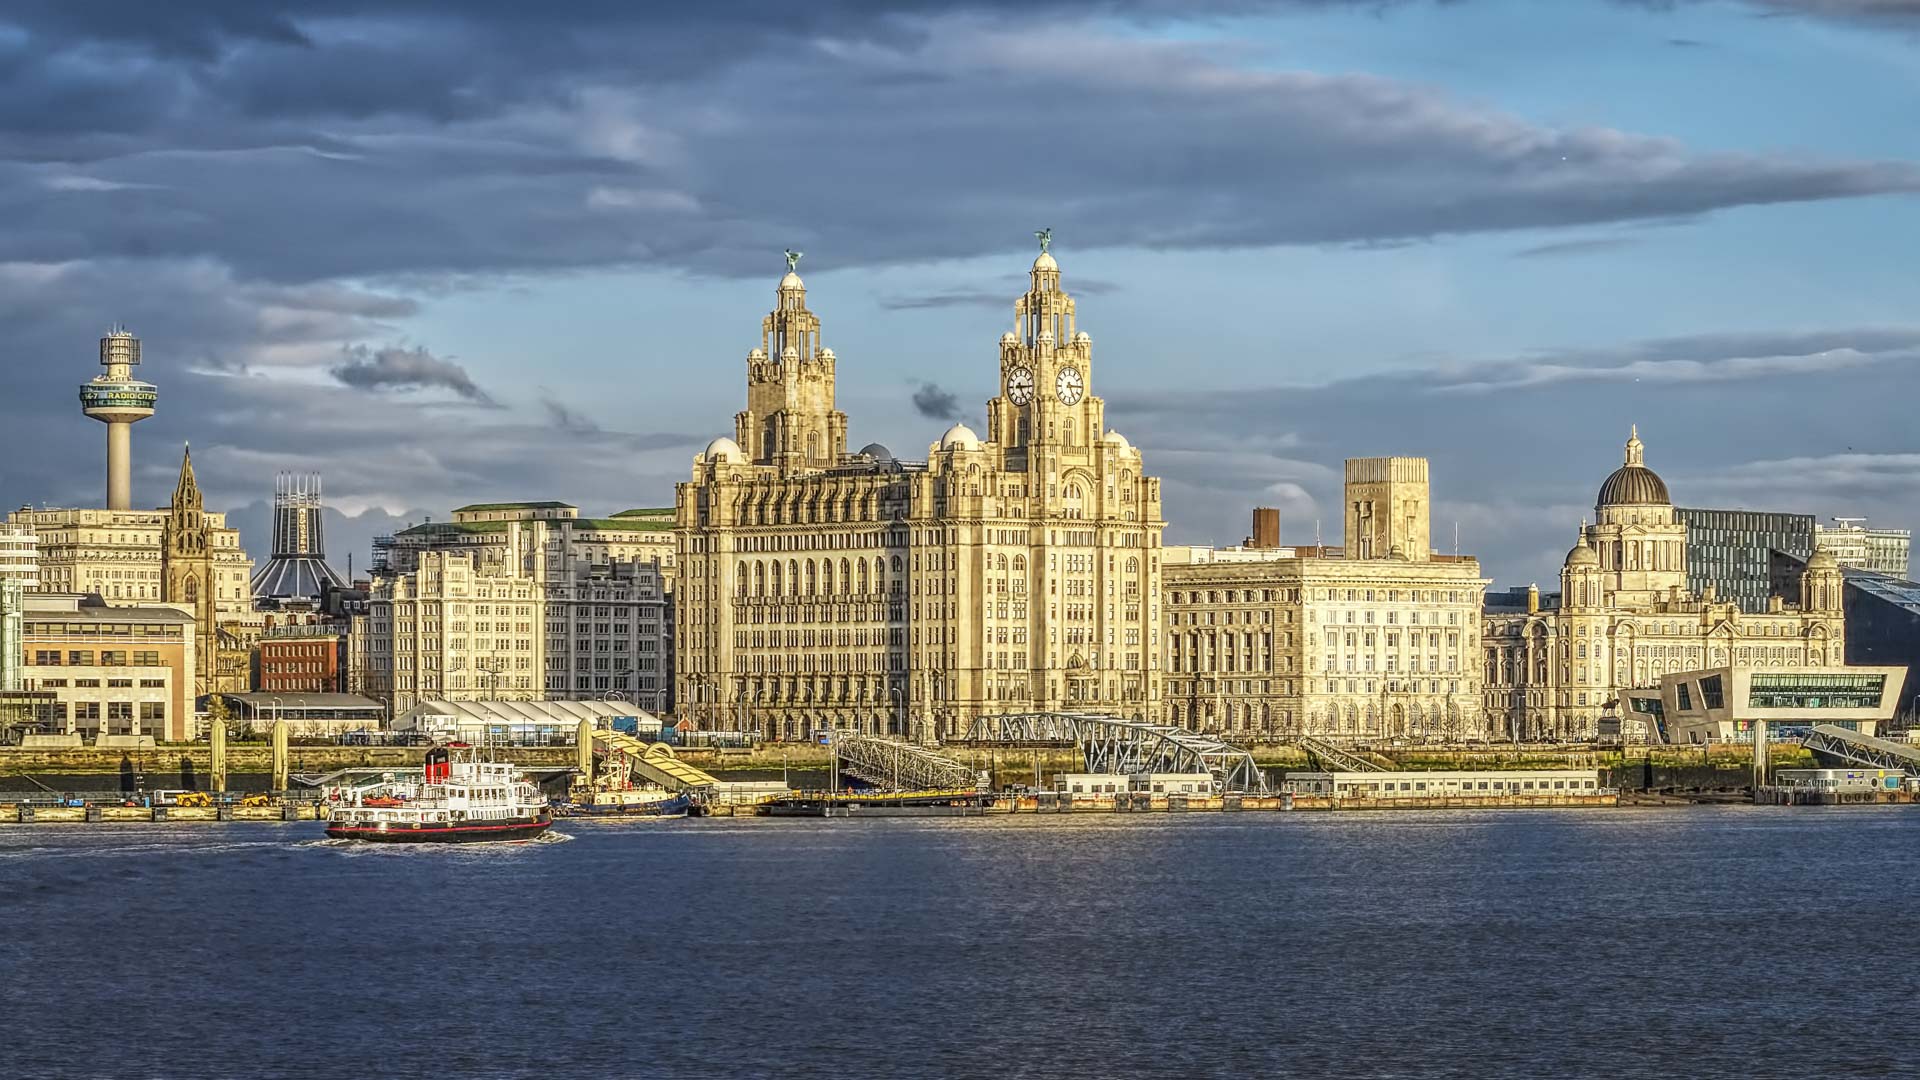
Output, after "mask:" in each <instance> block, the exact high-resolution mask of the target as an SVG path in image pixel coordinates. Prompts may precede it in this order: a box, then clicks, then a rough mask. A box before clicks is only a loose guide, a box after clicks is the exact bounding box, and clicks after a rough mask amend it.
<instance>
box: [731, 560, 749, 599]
mask: <svg viewBox="0 0 1920 1080" xmlns="http://www.w3.org/2000/svg"><path fill="white" fill-rule="evenodd" d="M733 576H734V579H735V580H736V581H737V582H738V584H737V585H736V586H735V587H734V590H733V592H734V595H735V596H745V595H747V578H748V577H749V576H750V571H748V570H747V564H746V563H741V564H740V565H739V566H738V567H736V568H735V572H734V575H733Z"/></svg>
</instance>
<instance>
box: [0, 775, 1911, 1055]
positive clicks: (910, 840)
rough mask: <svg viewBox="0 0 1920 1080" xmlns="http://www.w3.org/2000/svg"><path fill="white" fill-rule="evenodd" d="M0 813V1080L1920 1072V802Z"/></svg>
mask: <svg viewBox="0 0 1920 1080" xmlns="http://www.w3.org/2000/svg"><path fill="white" fill-rule="evenodd" d="M319 829H320V826H319V825H318V824H316V823H311V822H308V823H303V824H297V825H278V824H246V823H241V824H229V825H188V824H177V825H94V826H85V825H69V826H29V827H15V826H0V912H3V913H4V915H5V918H4V921H3V922H0V935H4V938H0V942H3V943H0V1029H3V1030H4V1038H0V1075H4V1076H9V1077H23V1078H26V1077H32V1078H39V1077H61V1078H64V1077H112V1078H116V1080H126V1078H135V1077H165V1078H174V1077H179V1078H183V1080H188V1078H190V1080H226V1078H243V1077H244V1078H256V1077H290V1078H291V1077H299V1078H321V1080H361V1078H368V1077H388V1076H394V1077H409V1078H439V1077H446V1078H463V1077H474V1078H481V1077H484V1078H493V1077H539V1078H566V1077H602V1076H606V1077H652V1076H700V1077H744V1076H754V1077H758V1076H779V1077H785V1078H811V1077H869V1076H871V1077H895V1076H902V1077H915V1078H919V1080H934V1078H940V1077H976V1076H977V1077H988V1076H1034V1077H1126V1076H1180V1077H1195V1076H1233V1077H1268V1076H1283V1075H1294V1076H1302V1077H1412V1076H1448V1077H1586V1076H1595V1077H1650V1076H1686V1077H1719V1076H1726V1077H1772V1076H1782V1077H1800V1078H1815V1077H1828V1076H1888V1075H1903V1074H1904V1075H1913V1074H1914V1072H1915V1070H1920V999H1917V998H1916V994H1915V991H1916V989H1917V988H1920V904H1916V902H1915V900H1916V891H1917V890H1920V810H1916V809H1915V808H1910V807H1886V808H1867V807H1845V808H1831V809H1817V808H1793V809H1785V808H1704V807H1703V808H1692V809H1683V810H1608V811H1597V810H1596V811H1541V812H1532V811H1498V812H1475V811H1448V812H1435V813H1394V812H1382V813H1352V814H1340V815H1329V814H1316V813H1305V812H1301V813H1294V814H1252V813H1249V814H1245V815H1219V814H1213V815H1199V814H1194V815H1166V814H1156V815H1126V816H1118V817H1107V816H1095V817H1089V816H1078V817H1071V818H1051V817H1050V818H1032V817H1028V818H1014V819H1006V818H991V819H971V820H924V819H919V820H902V819H892V820H869V821H807V820H744V819H743V820H737V821H730V820H725V819H719V820H710V821H625V822H617V821H615V822H608V821H570V822H566V823H563V824H562V825H561V826H559V828H558V830H557V832H558V833H561V834H564V836H565V838H564V839H559V838H554V839H550V840H548V841H545V842H540V843H535V844H527V845H520V846H499V847H494V846H490V845H483V846H479V847H470V848H459V849H439V848H376V847H362V846H354V845H343V844H336V843H331V842H328V841H325V840H322V839H317V835H318V831H319Z"/></svg>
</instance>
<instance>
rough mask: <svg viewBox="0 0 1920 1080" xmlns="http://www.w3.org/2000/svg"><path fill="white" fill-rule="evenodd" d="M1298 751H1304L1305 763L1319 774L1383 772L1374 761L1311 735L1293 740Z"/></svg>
mask: <svg viewBox="0 0 1920 1080" xmlns="http://www.w3.org/2000/svg"><path fill="white" fill-rule="evenodd" d="M1294 741H1295V742H1296V743H1297V744H1298V745H1299V747H1300V749H1302V750H1304V751H1306V753H1307V761H1308V762H1310V763H1311V764H1312V765H1313V767H1314V769H1315V770H1317V771H1319V772H1385V771H1386V770H1385V769H1384V768H1382V767H1381V766H1380V764H1379V763H1378V762H1376V761H1373V760H1371V759H1368V758H1364V757H1361V756H1360V755H1359V754H1356V753H1354V752H1353V751H1351V750H1347V749H1343V748H1341V747H1338V746H1335V745H1333V744H1332V743H1330V742H1327V741H1326V740H1325V739H1316V738H1314V737H1313V736H1311V735H1302V736H1300V737H1299V738H1298V739H1296V740H1294Z"/></svg>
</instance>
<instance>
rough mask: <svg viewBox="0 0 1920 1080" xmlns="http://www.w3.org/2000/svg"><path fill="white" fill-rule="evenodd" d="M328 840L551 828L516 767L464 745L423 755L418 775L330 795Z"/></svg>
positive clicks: (475, 837) (452, 838)
mask: <svg viewBox="0 0 1920 1080" xmlns="http://www.w3.org/2000/svg"><path fill="white" fill-rule="evenodd" d="M330 798H331V800H332V801H333V808H332V810H330V811H329V812H328V814H327V836H329V837H330V838H332V839H335V840H367V841H372V842H375V843H386V844H432V843H443V844H447V843H451V844H462V843H475V842H480V841H503V840H506V841H512V840H531V839H533V838H534V837H536V836H539V835H540V834H541V833H543V832H546V831H547V830H548V829H549V828H551V827H552V826H553V814H552V812H551V811H550V810H549V809H548V807H547V799H546V796H544V795H542V794H541V793H540V789H539V788H538V787H536V786H534V783H533V781H531V780H529V779H527V777H526V775H525V774H523V773H522V772H521V771H520V770H519V769H518V768H517V767H515V766H513V765H510V764H503V763H500V762H493V761H482V760H480V754H479V751H477V750H475V749H474V748H473V747H471V746H468V745H467V744H466V743H448V744H447V745H446V746H436V747H434V748H433V749H432V750H429V751H427V760H426V764H425V766H424V767H423V768H422V769H421V771H420V773H419V774H418V775H416V776H411V777H406V778H395V779H393V780H388V781H385V782H382V783H380V784H377V785H375V786H373V787H370V788H365V789H360V790H350V791H344V792H342V791H336V792H334V793H333V795H332V796H330Z"/></svg>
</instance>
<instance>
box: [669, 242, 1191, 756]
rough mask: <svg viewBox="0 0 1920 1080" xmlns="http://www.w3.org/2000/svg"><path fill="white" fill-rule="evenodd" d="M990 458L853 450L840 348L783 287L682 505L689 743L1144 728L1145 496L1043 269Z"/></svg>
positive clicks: (1151, 688) (1021, 303)
mask: <svg viewBox="0 0 1920 1080" xmlns="http://www.w3.org/2000/svg"><path fill="white" fill-rule="evenodd" d="M1014 308H1015V327H1014V329H1013V330H1011V331H1009V332H1008V333H1006V334H1005V335H1004V336H1003V337H1002V338H1001V340H1000V349H999V370H998V375H999V383H1000V388H1001V392H1000V393H999V394H998V395H997V396H996V397H995V398H994V399H993V400H992V401H990V402H989V403H988V404H987V435H988V437H987V438H986V439H984V440H983V439H982V438H981V437H980V436H978V435H976V434H975V433H974V432H973V431H972V430H971V429H970V428H968V427H967V426H966V425H964V424H955V425H953V426H952V427H951V428H950V429H948V430H947V432H946V433H945V434H943V435H942V436H941V437H940V439H939V440H938V441H937V442H934V443H933V444H931V445H930V446H929V447H928V449H927V457H926V459H925V460H923V461H907V460H902V459H900V458H897V457H896V456H895V455H894V454H893V453H892V452H891V451H889V450H888V449H887V448H885V447H882V446H879V445H877V444H870V445H868V446H866V447H864V448H862V449H861V450H859V451H856V452H852V453H849V452H847V451H846V449H845V447H846V441H847V439H846V430H847V421H846V417H845V414H843V413H841V412H839V411H837V410H836V409H835V408H834V399H833V391H834V363H835V357H834V354H833V351H832V350H831V349H830V348H827V347H826V346H825V345H823V344H822V343H821V339H820V320H819V319H818V317H817V316H815V315H814V314H813V312H811V311H810V310H809V309H808V308H807V306H806V287H805V285H804V284H803V283H802V282H801V280H800V277H799V275H798V274H796V273H793V272H791V270H790V271H789V273H788V274H787V275H786V277H785V278H783V279H782V280H781V281H780V284H779V286H778V287H777V288H776V290H775V309H774V311H773V312H772V313H771V314H770V315H769V316H768V317H767V318H766V319H765V320H763V323H762V331H761V337H762V343H761V345H760V347H758V348H756V349H754V350H753V351H752V352H750V353H749V354H748V357H747V391H748V392H747V396H748V407H747V409H745V410H743V411H742V412H741V413H740V414H739V415H738V416H736V417H735V425H734V433H735V438H732V439H727V438H722V439H715V440H714V441H713V442H712V443H711V444H709V445H708V447H707V448H706V450H705V451H704V452H703V453H701V454H700V455H699V456H697V457H696V458H695V460H694V469H693V477H692V479H691V481H690V482H688V483H684V484H681V485H680V486H679V491H678V544H679V559H678V562H679V567H678V581H677V586H676V593H675V597H676V604H675V608H676V618H677V620H678V633H677V635H676V639H675V655H676V664H675V672H676V680H677V682H676V700H677V701H678V702H679V704H680V706H681V710H682V712H683V713H684V714H687V715H692V716H694V717H695V718H696V719H697V720H698V721H699V722H700V723H701V724H702V726H707V727H722V728H733V727H744V728H748V729H752V730H757V731H760V732H761V733H762V734H764V735H766V736H768V737H771V738H801V737H805V736H807V735H809V734H810V733H812V732H816V731H819V730H821V729H824V728H828V727H842V728H852V729H858V730H863V731H871V732H881V733H892V734H900V735H904V736H908V737H913V738H922V739H931V738H940V737H946V736H950V735H952V734H955V733H958V732H961V731H963V730H964V729H965V728H966V726H967V725H968V724H969V723H970V722H971V721H972V719H973V717H974V716H976V715H979V714H981V713H988V712H1017V711H1028V710H1041V709H1068V708H1071V709H1083V710H1090V711H1103V712H1110V713H1114V714H1117V715H1121V716H1127V717H1137V718H1141V719H1145V718H1149V717H1153V716H1156V715H1157V713H1158V703H1159V698H1160V678H1159V673H1160V657H1159V653H1158V648H1159V645H1158V640H1159V635H1158V634H1157V633H1156V632H1155V627H1156V626H1157V625H1158V620H1159V617H1160V614H1159V602H1160V589H1159V583H1160V554H1161V553H1160V536H1161V531H1162V529H1163V528H1164V522H1163V521H1162V520H1161V516H1160V484H1159V481H1158V480H1157V479H1153V478H1151V477H1147V476H1145V475H1144V474H1143V470H1142V463H1141V456H1140V452H1139V451H1138V450H1136V449H1134V448H1133V447H1132V446H1131V445H1130V444H1129V443H1128V442H1127V440H1126V439H1125V438H1123V437H1121V436H1120V435H1119V434H1118V433H1116V432H1110V431H1106V430H1105V428H1104V426H1103V422H1104V403H1103V402H1102V401H1101V400H1100V399H1099V398H1098V397H1095V396H1093V395H1092V393H1091V379H1092V342H1091V339H1090V338H1089V336H1088V335H1087V334H1086V333H1085V332H1082V331H1079V330H1078V329H1077V328H1076V327H1075V325H1074V314H1075V313H1074V302H1073V298H1072V297H1071V296H1070V295H1068V294H1067V293H1066V291H1065V290H1064V289H1063V288H1062V287H1061V282H1060V268H1059V265H1058V263H1057V262H1056V261H1055V260H1054V258H1053V256H1052V255H1051V254H1048V253H1047V252H1045V251H1044V250H1043V251H1042V253H1041V255H1040V257H1039V258H1038V259H1036V260H1035V261H1034V264H1033V267H1032V270H1031V272H1030V287H1029V289H1028V291H1027V293H1026V294H1025V295H1024V296H1022V297H1020V298H1019V299H1018V300H1017V301H1016V302H1015V305H1014Z"/></svg>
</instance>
